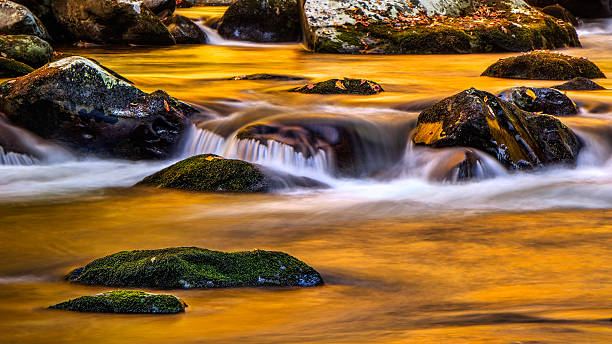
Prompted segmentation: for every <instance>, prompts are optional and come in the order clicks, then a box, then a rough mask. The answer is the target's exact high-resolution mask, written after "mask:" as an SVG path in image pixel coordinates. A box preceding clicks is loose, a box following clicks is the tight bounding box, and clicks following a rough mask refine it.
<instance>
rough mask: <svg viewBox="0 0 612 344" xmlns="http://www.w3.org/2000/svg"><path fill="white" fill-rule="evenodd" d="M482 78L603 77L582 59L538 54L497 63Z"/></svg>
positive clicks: (537, 52)
mask: <svg viewBox="0 0 612 344" xmlns="http://www.w3.org/2000/svg"><path fill="white" fill-rule="evenodd" d="M482 76H492V77H496V78H507V79H531V80H571V79H573V78H577V77H584V78H588V79H595V78H605V77H606V76H605V75H604V74H603V73H602V72H601V70H600V69H599V68H598V67H597V66H596V65H595V64H594V63H593V62H591V61H589V60H587V59H586V58H583V57H572V56H568V55H564V54H560V53H550V52H540V51H536V52H531V53H527V54H523V55H519V56H513V57H508V58H505V59H500V60H499V61H497V62H495V63H494V64H493V65H491V66H490V67H489V68H488V69H487V70H486V71H485V72H484V73H482Z"/></svg>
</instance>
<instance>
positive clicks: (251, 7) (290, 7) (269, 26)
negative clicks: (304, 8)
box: [218, 0, 301, 42]
mask: <svg viewBox="0 0 612 344" xmlns="http://www.w3.org/2000/svg"><path fill="white" fill-rule="evenodd" d="M218 30H219V34H220V35H221V36H222V37H224V38H227V39H234V40H241V41H252V42H297V41H299V40H300V37H301V30H300V19H299V11H298V1H297V0H238V1H236V2H235V3H233V4H232V5H231V6H230V7H229V8H228V9H227V11H226V12H225V14H224V15H223V18H221V21H220V22H219V26H218Z"/></svg>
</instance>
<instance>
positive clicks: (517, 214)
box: [0, 8, 612, 343]
mask: <svg viewBox="0 0 612 344" xmlns="http://www.w3.org/2000/svg"><path fill="white" fill-rule="evenodd" d="M222 10H223V9H219V8H213V9H209V8H204V9H202V8H200V9H190V10H183V14H185V15H188V16H191V17H193V18H201V17H206V16H209V17H210V16H216V15H217V16H218V15H219V13H222ZM203 22H204V21H203ZM610 27H611V26H610V25H608V22H600V23H588V24H587V25H585V26H584V27H583V29H582V30H581V35H582V41H583V45H584V48H583V49H571V50H568V51H567V53H569V54H573V55H578V56H586V57H589V58H590V59H592V60H593V61H594V62H596V63H597V64H598V65H599V66H600V67H601V68H602V70H603V71H604V72H605V73H607V74H610V75H612V35H609V34H608V33H610V32H611V31H612V30H610ZM210 43H213V44H211V45H192V46H176V47H169V48H155V49H153V48H144V47H132V48H113V49H101V48H89V49H83V48H81V49H75V48H70V49H66V51H67V52H70V53H79V54H82V55H84V56H89V57H93V58H95V59H97V60H98V61H99V62H101V63H102V64H104V65H106V66H108V67H109V68H111V69H114V70H115V71H117V72H119V73H120V74H122V75H124V76H125V77H127V78H128V79H130V80H132V81H133V82H135V84H136V85H137V86H138V87H140V88H142V89H144V90H146V91H154V90H156V89H164V90H166V91H167V92H168V93H169V94H171V95H173V96H175V97H177V98H179V99H182V100H185V101H187V102H190V103H192V104H194V105H197V106H199V107H201V108H202V109H204V111H203V112H202V114H201V115H200V116H199V118H198V119H197V121H196V122H197V124H196V126H194V127H193V128H192V129H191V131H190V133H189V135H188V137H187V138H186V139H185V143H184V147H183V149H182V150H181V152H180V154H179V156H177V158H176V159H175V160H173V161H163V162H127V161H119V160H117V161H113V160H99V159H93V158H92V159H87V160H79V159H76V158H74V157H72V156H71V155H70V154H69V153H67V152H65V151H63V150H62V149H61V148H59V147H56V146H54V145H52V144H50V143H48V142H41V141H37V140H39V139H36V138H35V137H30V136H28V134H27V133H23V132H18V133H19V135H18V136H19V137H22V138H24V139H23V140H22V141H23V142H20V144H22V145H25V146H27V147H30V148H31V149H32V151H33V152H34V153H32V155H31V156H30V155H21V156H16V155H14V153H9V152H5V151H0V161H1V162H2V164H0V177H1V178H0V261H2V264H1V265H0V300H1V302H0V342H1V343H39V342H49V343H72V342H76V341H79V342H81V341H82V342H87V343H208V342H210V343H357V342H359V343H610V342H612V322H610V320H609V319H610V318H611V317H612V268H610V267H608V264H607V263H608V262H609V259H610V258H611V256H612V255H611V254H610V247H611V246H612V225H611V221H612V159H611V158H612V117H611V116H610V114H611V113H612V91H597V92H570V93H569V95H570V96H571V97H572V98H573V99H574V100H575V101H576V102H577V103H578V104H579V105H581V106H582V110H581V114H580V115H579V116H575V117H566V118H563V119H562V120H563V121H564V122H565V123H566V124H567V125H569V126H570V127H572V128H573V129H574V130H576V132H577V133H579V135H580V136H581V138H582V139H583V140H584V142H585V143H586V148H585V149H584V151H583V152H582V153H581V155H580V158H579V162H578V165H577V166H576V167H575V168H561V167H557V168H549V169H545V170H541V171H537V172H535V173H510V172H507V171H505V170H504V169H503V168H502V167H501V166H499V164H498V163H497V162H496V161H494V159H491V158H487V157H486V156H484V155H482V154H481V153H479V152H476V154H479V155H480V157H481V162H480V166H479V169H478V173H477V175H476V177H477V179H476V181H474V182H470V183H458V182H456V180H455V179H454V178H453V177H452V173H451V177H450V178H444V177H443V176H445V175H448V173H447V172H449V171H448V168H449V167H448V166H447V165H449V162H452V161H454V159H456V158H457V157H461V156H464V154H465V150H463V149H459V148H457V149H447V150H428V149H423V148H418V147H413V146H411V145H410V144H408V142H409V139H410V133H411V130H412V129H413V128H414V126H415V123H416V118H417V116H418V113H419V112H420V110H421V109H423V108H424V107H426V106H427V105H429V104H431V103H433V102H435V101H436V100H439V99H441V98H443V97H445V96H449V95H452V94H454V93H457V92H459V91H462V90H464V89H467V88H469V87H477V88H480V89H484V90H489V91H491V92H497V91H501V90H503V89H504V88H507V87H510V86H520V85H530V86H531V85H533V86H550V85H554V84H556V83H555V82H541V81H513V80H502V79H493V78H485V77H479V74H480V73H481V72H482V71H483V70H484V69H485V68H486V67H487V66H488V65H490V64H491V63H493V62H494V61H496V60H497V59H498V58H500V57H503V56H507V55H509V54H483V55H437V56H336V55H321V54H311V53H308V52H305V51H304V50H303V49H302V47H301V46H300V45H257V44H252V43H244V42H242V43H232V42H226V41H223V40H222V39H220V38H219V37H218V36H214V35H210ZM252 73H273V74H283V75H291V76H299V77H305V78H309V79H314V80H320V79H325V78H331V77H356V78H365V79H370V80H375V81H377V82H379V83H381V84H382V85H383V87H384V88H385V90H386V92H384V93H382V94H380V95H377V96H368V97H362V96H316V95H301V94H295V93H288V92H286V90H287V89H289V88H291V87H295V86H297V85H300V84H303V83H304V82H305V81H269V80H268V81H238V80H227V79H229V78H231V77H232V76H236V75H245V74H252ZM598 82H599V83H600V84H601V85H603V86H605V87H608V88H612V82H611V81H608V80H598ZM253 123H277V124H278V123H282V124H283V125H287V126H289V127H291V128H293V127H294V126H295V125H296V123H297V124H300V125H305V126H310V127H309V128H315V127H316V128H319V129H320V128H333V127H338V126H341V127H343V128H350V130H351V133H352V134H353V136H352V140H353V141H351V142H352V143H353V145H354V147H352V148H354V150H355V152H357V153H358V159H357V160H356V161H355V164H356V165H357V166H358V168H356V169H357V171H353V172H355V174H354V175H339V174H338V173H336V172H337V171H335V169H334V163H335V159H336V158H337V157H334V156H333V154H331V153H330V152H329V151H328V150H326V148H325V146H316V145H304V146H300V145H288V144H286V143H281V142H276V143H272V142H269V143H268V144H267V145H263V144H261V142H259V141H254V140H246V139H239V138H238V137H237V136H236V134H237V132H239V131H240V130H241V129H242V128H244V127H246V126H248V125H250V124H253ZM0 130H4V131H3V132H9V133H12V134H13V135H14V134H15V133H16V131H15V130H18V129H15V128H11V127H10V125H9V124H6V123H3V122H2V123H0ZM313 130H314V129H313ZM321 130H322V132H325V130H323V129H321ZM330 135H331V134H330ZM25 138H27V139H25ZM293 147H301V148H300V149H298V148H293ZM199 153H216V154H220V155H224V156H227V157H233V158H240V159H245V160H249V161H253V162H257V163H260V164H262V165H264V166H267V167H270V168H274V169H278V170H282V171H285V172H289V173H292V174H297V175H304V176H308V177H311V178H315V179H317V180H320V181H322V182H324V183H326V184H328V185H329V186H330V188H329V189H326V190H315V191H313V190H300V189H287V190H279V191H278V192H276V193H274V194H268V195H233V194H197V193H187V192H178V191H170V190H157V189H153V190H151V189H141V188H130V186H131V185H133V184H134V183H136V182H137V181H138V180H140V179H141V178H143V177H144V176H147V175H148V174H150V173H152V172H154V171H157V170H159V169H161V168H163V167H165V166H168V165H170V164H171V163H173V162H174V161H176V160H178V159H180V158H181V157H184V156H190V155H193V154H199ZM11 154H13V155H11ZM449 166H452V164H450V165H449ZM451 172H452V171H451ZM170 246H200V247H206V248H211V249H219V250H226V251H236V250H251V249H254V248H260V249H269V250H280V251H285V252H288V253H290V254H292V255H294V256H296V257H298V258H299V259H301V260H304V261H305V262H307V263H308V264H309V265H311V266H313V267H314V268H315V269H317V270H318V271H319V272H321V274H322V275H323V278H324V279H325V281H326V285H325V286H322V287H318V288H305V289H251V288H243V289H223V290H180V291H172V293H173V294H175V295H177V296H180V297H181V298H183V299H184V300H185V301H186V302H187V303H188V304H189V308H188V309H187V312H186V313H185V314H181V315H176V316H134V315H99V314H80V313H70V312H61V311H52V310H47V309H45V308H46V307H47V306H49V305H51V304H55V303H57V302H60V301H63V300H67V299H70V298H74V297H77V296H81V295H85V294H93V293H97V292H100V291H104V290H107V289H108V288H98V287H87V286H78V285H71V284H68V283H66V282H65V281H63V279H62V276H63V275H64V274H65V273H67V272H68V271H70V270H71V269H72V268H74V267H77V266H81V265H83V264H85V263H87V262H88V261H90V260H92V259H94V258H96V257H100V256H103V255H106V254H110V253H113V252H117V251H120V250H131V249H151V248H161V247H170Z"/></svg>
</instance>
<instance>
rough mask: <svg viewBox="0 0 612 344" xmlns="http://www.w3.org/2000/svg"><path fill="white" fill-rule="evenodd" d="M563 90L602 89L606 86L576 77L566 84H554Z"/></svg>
mask: <svg viewBox="0 0 612 344" xmlns="http://www.w3.org/2000/svg"><path fill="white" fill-rule="evenodd" d="M552 88H556V89H558V90H561V91H600V90H605V89H606V88H605V87H603V86H601V85H598V84H597V83H595V82H593V81H591V80H589V79H587V78H574V79H572V80H570V81H568V82H566V83H564V84H561V85H557V86H553V87H552Z"/></svg>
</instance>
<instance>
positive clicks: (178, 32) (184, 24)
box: [163, 14, 206, 44]
mask: <svg viewBox="0 0 612 344" xmlns="http://www.w3.org/2000/svg"><path fill="white" fill-rule="evenodd" d="M163 22H164V24H165V25H166V26H167V27H168V30H169V31H170V33H171V34H172V36H173V37H174V39H175V40H176V43H177V44H204V43H206V34H205V33H204V31H202V29H200V27H199V26H198V25H197V24H196V23H194V22H193V21H191V19H189V18H187V17H185V16H181V15H178V14H175V15H173V16H170V17H167V18H166V19H164V21H163Z"/></svg>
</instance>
